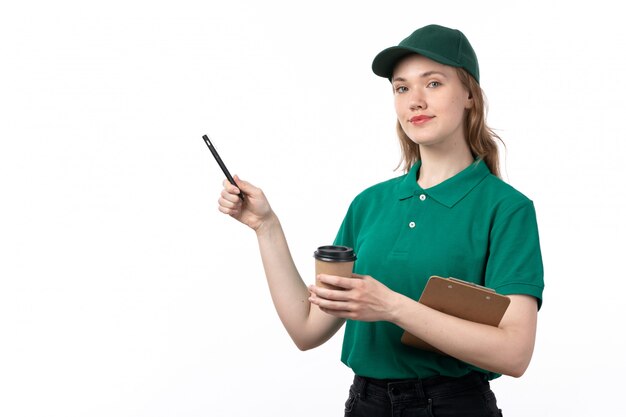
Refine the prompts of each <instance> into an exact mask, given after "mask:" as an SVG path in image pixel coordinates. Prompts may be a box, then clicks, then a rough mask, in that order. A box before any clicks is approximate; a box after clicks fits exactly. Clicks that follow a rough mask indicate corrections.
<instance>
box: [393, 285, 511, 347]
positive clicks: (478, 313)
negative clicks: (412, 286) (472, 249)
mask: <svg viewBox="0 0 626 417" xmlns="http://www.w3.org/2000/svg"><path fill="white" fill-rule="evenodd" d="M419 302H420V303H422V304H424V305H425V306H428V307H430V308H433V309H435V310H438V311H441V312H443V313H446V314H450V315H452V316H455V317H459V318H462V319H465V320H470V321H473V322H476V323H481V324H487V325H490V326H498V325H499V324H500V321H501V320H502V317H503V316H504V313H505V312H506V309H507V308H508V306H509V303H510V302H511V299H510V298H508V297H505V296H504V295H501V294H498V293H496V292H495V291H494V290H492V289H490V288H486V287H483V286H482V285H478V284H474V283H471V282H467V281H462V280H460V279H457V278H442V277H438V276H432V277H430V279H429V280H428V282H427V283H426V288H424V292H423V293H422V295H421V296H420V299H419ZM400 341H401V342H402V343H403V344H405V345H408V346H413V347H416V348H419V349H425V350H431V351H435V352H440V351H439V350H438V349H436V348H434V347H433V346H431V345H429V344H428V343H426V342H424V341H423V340H421V339H419V338H418V337H416V336H414V335H412V334H411V333H409V332H406V331H405V332H404V333H403V334H402V338H401V339H400Z"/></svg>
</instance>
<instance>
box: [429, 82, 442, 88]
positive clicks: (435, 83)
mask: <svg viewBox="0 0 626 417" xmlns="http://www.w3.org/2000/svg"><path fill="white" fill-rule="evenodd" d="M440 85H441V83H440V82H439V81H431V82H429V83H428V85H427V86H426V87H427V88H437V87H439V86H440Z"/></svg>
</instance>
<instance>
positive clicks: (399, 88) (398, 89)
mask: <svg viewBox="0 0 626 417" xmlns="http://www.w3.org/2000/svg"><path fill="white" fill-rule="evenodd" d="M393 91H394V92H395V93H396V94H402V93H406V92H407V91H409V89H408V88H406V87H405V86H403V85H399V86H397V87H395V88H394V89H393Z"/></svg>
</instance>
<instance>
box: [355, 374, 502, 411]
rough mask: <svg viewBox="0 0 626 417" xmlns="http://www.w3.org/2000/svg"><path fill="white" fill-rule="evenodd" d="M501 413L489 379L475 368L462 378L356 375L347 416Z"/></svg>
mask: <svg viewBox="0 0 626 417" xmlns="http://www.w3.org/2000/svg"><path fill="white" fill-rule="evenodd" d="M408 416H411V417H452V416H454V417H498V416H502V412H501V411H500V410H499V409H498V406H497V404H496V397H495V395H494V393H493V391H491V388H490V387H489V381H487V379H486V378H485V377H484V376H483V375H482V374H480V373H477V372H472V373H470V374H468V375H466V376H463V377H460V378H451V377H443V376H435V377H432V378H425V379H412V380H381V379H373V378H364V377H360V376H358V375H357V376H355V377H354V383H353V384H352V386H351V387H350V396H349V397H348V400H347V401H346V409H345V417H408Z"/></svg>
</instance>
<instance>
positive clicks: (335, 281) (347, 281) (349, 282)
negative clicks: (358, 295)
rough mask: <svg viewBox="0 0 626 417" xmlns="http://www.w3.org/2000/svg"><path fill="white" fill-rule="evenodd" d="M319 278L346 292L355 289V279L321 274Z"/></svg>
mask: <svg viewBox="0 0 626 417" xmlns="http://www.w3.org/2000/svg"><path fill="white" fill-rule="evenodd" d="M317 278H318V279H319V280H320V281H321V282H323V283H325V284H330V285H334V286H335V287H340V288H343V289H346V290H349V289H352V288H354V278H346V277H339V276H336V275H326V274H319V275H318V276H317Z"/></svg>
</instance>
